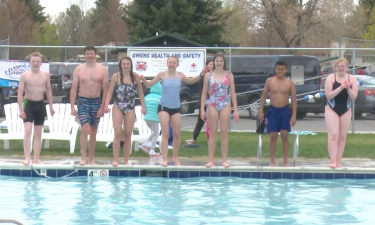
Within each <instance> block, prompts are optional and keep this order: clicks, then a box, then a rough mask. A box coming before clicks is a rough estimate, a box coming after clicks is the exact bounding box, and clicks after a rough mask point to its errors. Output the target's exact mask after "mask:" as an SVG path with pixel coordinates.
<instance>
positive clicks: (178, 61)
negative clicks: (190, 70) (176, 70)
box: [167, 55, 180, 63]
mask: <svg viewBox="0 0 375 225" xmlns="http://www.w3.org/2000/svg"><path fill="white" fill-rule="evenodd" d="M170 58H175V59H177V63H180V60H179V59H178V58H177V57H176V56H174V55H171V56H169V57H168V59H167V62H168V61H169V59H170Z"/></svg>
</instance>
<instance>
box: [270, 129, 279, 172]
mask: <svg viewBox="0 0 375 225" xmlns="http://www.w3.org/2000/svg"><path fill="white" fill-rule="evenodd" d="M278 136H279V133H278V132H271V133H270V154H271V166H276V143H277V137H278Z"/></svg>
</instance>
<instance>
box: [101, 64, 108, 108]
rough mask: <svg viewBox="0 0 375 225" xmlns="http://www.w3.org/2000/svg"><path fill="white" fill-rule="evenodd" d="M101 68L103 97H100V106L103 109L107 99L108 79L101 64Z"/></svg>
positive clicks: (106, 71) (106, 72) (105, 70)
mask: <svg viewBox="0 0 375 225" xmlns="http://www.w3.org/2000/svg"><path fill="white" fill-rule="evenodd" d="M102 70H103V81H102V86H103V97H102V98H103V99H102V106H101V108H102V109H104V107H105V102H106V100H107V94H108V82H109V79H108V70H107V69H106V68H105V67H104V66H102Z"/></svg>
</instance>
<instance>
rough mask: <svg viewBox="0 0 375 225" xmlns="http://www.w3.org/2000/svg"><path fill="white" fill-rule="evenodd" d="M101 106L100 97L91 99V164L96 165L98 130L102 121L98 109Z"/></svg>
mask: <svg viewBox="0 0 375 225" xmlns="http://www.w3.org/2000/svg"><path fill="white" fill-rule="evenodd" d="M100 107H101V100H100V98H96V99H90V101H89V115H90V116H89V125H90V130H89V132H90V140H89V164H90V165H95V162H94V155H95V148H96V134H97V131H98V126H99V122H100V117H98V116H97V115H98V111H99V109H100Z"/></svg>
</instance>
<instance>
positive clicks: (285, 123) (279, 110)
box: [259, 61, 297, 166]
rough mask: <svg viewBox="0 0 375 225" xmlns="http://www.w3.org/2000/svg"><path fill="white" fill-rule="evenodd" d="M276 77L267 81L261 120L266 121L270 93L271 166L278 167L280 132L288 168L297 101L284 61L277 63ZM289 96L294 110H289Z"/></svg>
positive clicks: (262, 100)
mask: <svg viewBox="0 0 375 225" xmlns="http://www.w3.org/2000/svg"><path fill="white" fill-rule="evenodd" d="M275 72H276V76H274V77H270V78H268V79H267V81H266V83H265V84H264V90H263V94H262V97H261V99H260V108H259V120H260V122H263V121H264V114H263V107H264V102H265V100H266V97H267V95H268V93H269V94H270V100H271V108H270V109H269V110H268V111H267V119H268V131H269V132H270V153H271V166H276V162H275V152H276V142H277V137H278V134H279V132H280V133H281V141H282V146H283V155H284V166H288V150H289V139H288V137H289V132H290V130H291V126H294V125H295V124H296V113H297V99H296V86H295V84H294V82H293V81H292V80H290V79H288V78H286V77H285V74H286V72H287V65H286V63H285V62H284V61H277V62H276V67H275ZM289 96H290V97H291V99H292V110H293V113H292V114H291V113H290V110H289Z"/></svg>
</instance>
